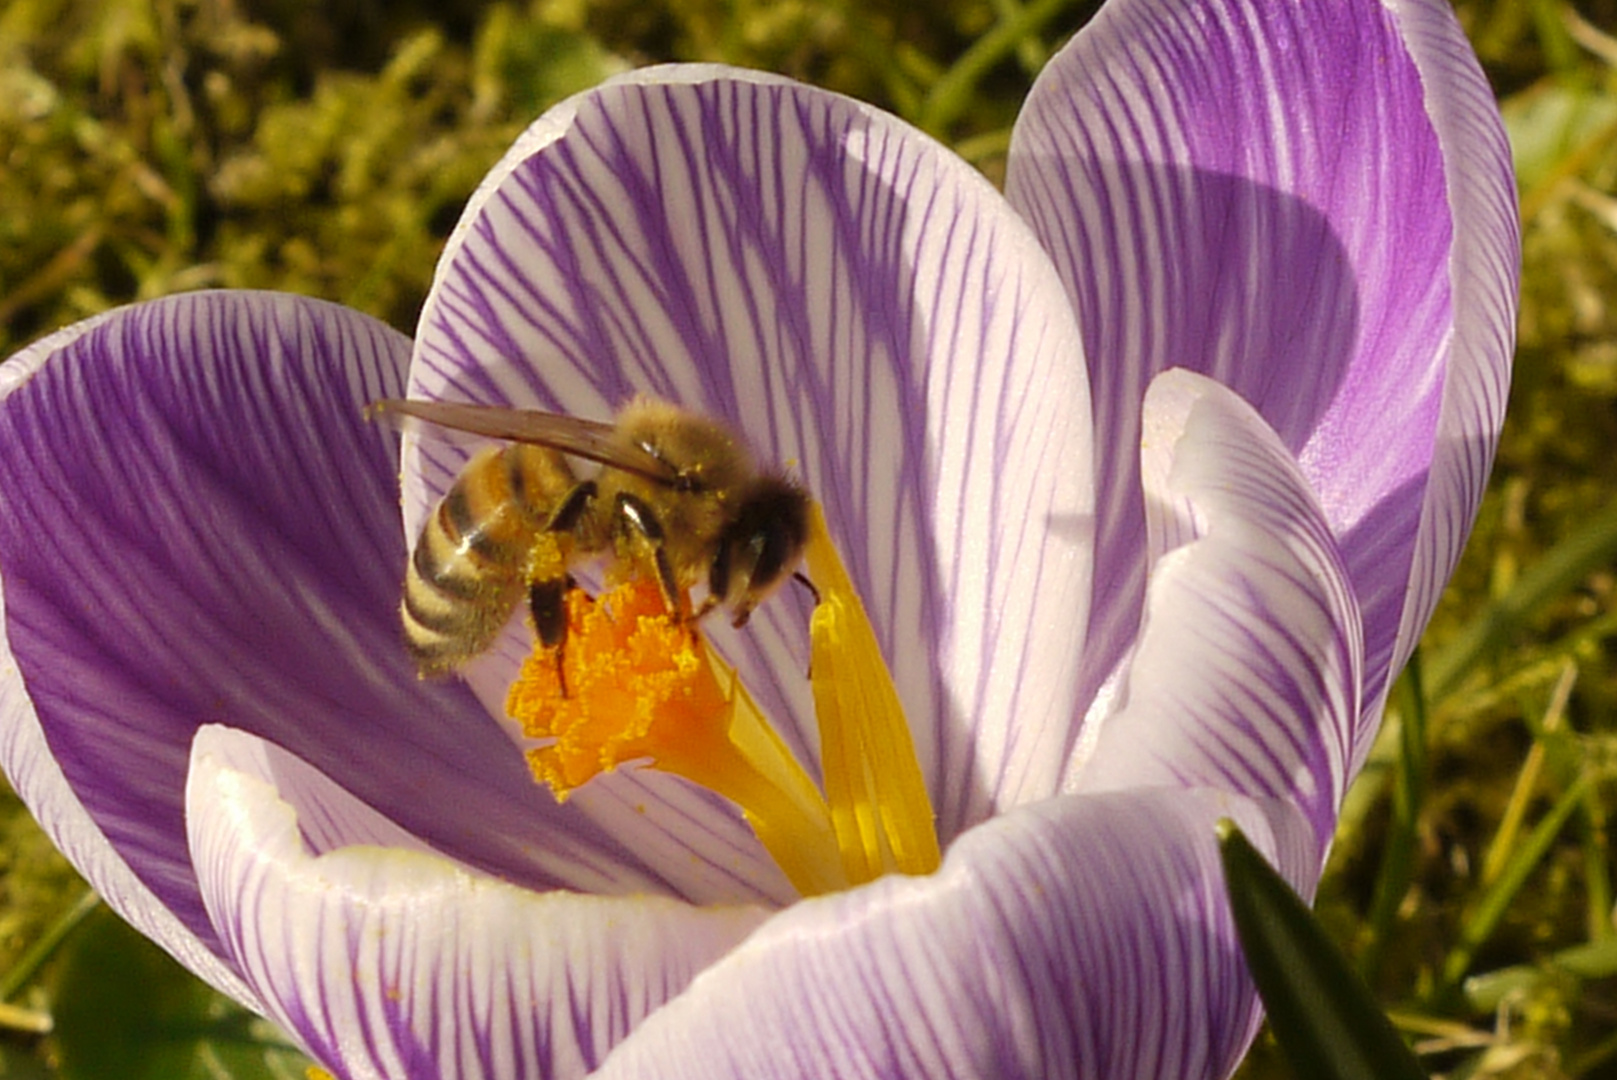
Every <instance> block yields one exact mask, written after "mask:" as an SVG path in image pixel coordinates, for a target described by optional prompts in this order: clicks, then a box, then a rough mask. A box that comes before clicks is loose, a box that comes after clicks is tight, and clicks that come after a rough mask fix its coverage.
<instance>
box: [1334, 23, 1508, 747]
mask: <svg viewBox="0 0 1617 1080" xmlns="http://www.w3.org/2000/svg"><path fill="white" fill-rule="evenodd" d="M1388 7H1389V9H1390V10H1391V11H1392V12H1393V14H1394V16H1395V17H1396V18H1397V21H1398V25H1399V27H1400V29H1401V30H1402V31H1403V34H1404V39H1405V41H1406V42H1407V44H1408V46H1409V54H1410V57H1411V58H1412V60H1413V61H1414V64H1415V67H1416V69H1417V70H1418V71H1419V72H1420V77H1421V83H1422V85H1423V86H1425V88H1426V105H1427V110H1428V111H1429V112H1430V113H1431V116H1432V124H1433V126H1434V127H1435V128H1436V131H1437V140H1438V145H1439V146H1440V147H1441V149H1442V153H1443V160H1444V164H1445V170H1444V182H1445V184H1446V186H1447V191H1448V198H1449V203H1450V205H1451V206H1452V207H1453V214H1454V222H1455V228H1454V247H1453V251H1452V253H1451V257H1450V262H1449V277H1450V279H1451V281H1452V288H1453V290H1454V298H1453V303H1454V337H1453V341H1452V343H1451V345H1450V351H1449V356H1448V364H1447V368H1446V372H1445V376H1446V377H1445V382H1444V386H1443V404H1442V412H1441V413H1440V415H1439V417H1438V421H1437V441H1436V444H1435V446H1434V447H1433V452H1432V466H1431V473H1430V478H1429V480H1428V483H1427V487H1426V491H1425V498H1424V501H1423V503H1422V505H1421V509H1420V534H1419V536H1418V537H1417V538H1416V541H1415V548H1414V567H1413V569H1412V570H1411V571H1410V574H1409V577H1408V585H1407V595H1408V599H1407V601H1405V603H1404V606H1403V617H1402V621H1401V622H1400V623H1399V626H1398V634H1397V638H1396V640H1395V641H1394V642H1393V644H1392V646H1391V648H1392V656H1391V660H1390V661H1389V667H1388V670H1389V672H1396V671H1398V670H1399V669H1400V668H1402V667H1403V665H1404V663H1405V661H1407V660H1408V659H1409V654H1410V652H1411V651H1412V650H1413V649H1414V647H1415V643H1416V642H1417V641H1418V640H1419V638H1420V634H1421V631H1422V630H1423V629H1424V628H1425V626H1426V621H1427V620H1428V619H1429V618H1430V617H1431V614H1432V610H1433V609H1434V608H1435V607H1436V606H1437V600H1438V596H1439V594H1440V593H1441V592H1442V590H1443V586H1444V585H1445V584H1447V582H1448V579H1449V575H1450V574H1451V573H1452V572H1453V570H1454V567H1455V565H1456V564H1457V563H1458V561H1459V558H1460V549H1461V548H1462V547H1463V546H1464V545H1465V539H1466V536H1467V535H1468V534H1469V532H1470V530H1471V524H1472V522H1473V521H1474V520H1475V519H1476V514H1477V506H1478V504H1479V503H1480V502H1481V500H1482V493H1483V488H1484V487H1485V486H1486V484H1487V480H1488V473H1489V471H1490V470H1491V469H1492V467H1493V455H1494V449H1495V447H1496V446H1497V445H1498V442H1499V429H1500V425H1501V424H1502V423H1503V421H1504V413H1505V400H1506V398H1507V396H1508V395H1509V392H1510V374H1511V357H1512V356H1513V355H1514V354H1515V348H1516V309H1517V302H1518V290H1519V276H1520V269H1521V230H1520V223H1519V221H1518V217H1517V203H1516V185H1515V174H1514V172H1513V171H1512V168H1511V157H1510V147H1509V145H1508V143H1507V141H1506V138H1505V130H1504V127H1503V125H1502V123H1501V121H1500V117H1499V108H1498V106H1497V105H1496V104H1495V101H1494V96H1493V92H1492V90H1491V89H1490V88H1489V85H1488V82H1487V79H1486V78H1485V76H1484V75H1483V74H1482V71H1481V70H1480V68H1479V67H1478V64H1477V57H1476V54H1475V53H1474V52H1472V51H1471V47H1470V45H1469V44H1468V43H1467V41H1466V39H1465V36H1464V34H1463V33H1462V32H1461V30H1460V28H1459V26H1458V25H1457V24H1456V22H1455V19H1454V13H1453V11H1452V10H1451V9H1450V8H1449V7H1448V6H1447V5H1445V4H1433V3H1410V2H1407V0H1390V2H1389V3H1388ZM1307 465H1308V463H1307V462H1306V461H1305V463H1304V466H1305V468H1306V467H1307ZM1371 527H1374V525H1373V523H1372V524H1371V525H1370V526H1367V527H1366V528H1364V529H1363V530H1361V531H1364V532H1368V531H1369V528H1371ZM1359 543H1361V541H1360V538H1359V537H1358V536H1354V537H1351V538H1350V539H1349V541H1348V544H1349V545H1350V546H1357V545H1358V544H1359ZM1362 543H1363V545H1364V546H1366V547H1368V546H1371V544H1372V541H1371V540H1370V538H1368V537H1366V538H1365V539H1364V541H1362ZM1361 561H1365V562H1368V561H1369V559H1368V558H1366V559H1364V560H1361ZM1357 580H1358V579H1357V578H1356V581H1357ZM1384 587H1386V588H1388V589H1396V590H1400V591H1403V590H1404V588H1405V586H1404V583H1403V582H1401V581H1399V580H1397V579H1396V578H1393V579H1390V580H1387V581H1386V582H1385V586H1384ZM1370 689H1371V691H1372V693H1374V691H1375V689H1376V688H1375V687H1374V686H1372V687H1371V688H1370ZM1386 690H1387V687H1386V686H1385V685H1383V686H1382V687H1381V688H1380V694H1379V695H1377V696H1375V697H1374V698H1369V697H1367V699H1366V701H1365V708H1366V709H1367V710H1369V709H1374V710H1377V711H1379V709H1380V702H1381V698H1384V697H1385V694H1386ZM1369 751H1370V741H1369V739H1361V740H1360V744H1359V746H1358V748H1357V755H1356V760H1355V762H1354V767H1355V768H1357V767H1358V765H1359V764H1360V763H1361V762H1362V761H1363V759H1364V755H1365V754H1368V753H1369Z"/></svg>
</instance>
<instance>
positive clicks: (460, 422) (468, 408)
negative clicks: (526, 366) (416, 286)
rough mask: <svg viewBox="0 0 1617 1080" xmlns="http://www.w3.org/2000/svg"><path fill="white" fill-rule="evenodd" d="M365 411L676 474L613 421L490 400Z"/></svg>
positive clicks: (387, 404)
mask: <svg viewBox="0 0 1617 1080" xmlns="http://www.w3.org/2000/svg"><path fill="white" fill-rule="evenodd" d="M365 414H366V415H367V416H369V417H370V418H371V419H373V420H377V419H384V420H385V419H387V418H389V417H406V416H408V417H413V418H415V419H417V420H425V421H426V422H427V423H429V424H436V425H438V426H439V427H443V428H449V429H450V430H452V431H465V432H468V433H470V434H472V435H486V436H488V437H489V438H491V439H509V440H510V441H511V442H520V443H533V444H534V445H536V446H548V447H550V448H551V449H552V450H560V451H561V452H562V453H564V454H571V455H572V456H574V457H581V458H584V459H585V460H588V461H594V462H598V463H600V464H602V465H608V466H610V467H612V468H614V469H621V470H623V471H624V472H628V473H634V474H635V475H637V476H643V477H645V478H646V479H647V480H654V481H656V482H658V483H664V484H667V483H672V482H673V481H674V480H675V479H677V477H676V475H675V473H674V471H673V469H671V468H669V466H668V464H667V463H666V462H664V461H663V460H662V459H661V458H658V457H655V456H653V455H652V454H651V453H649V452H647V451H645V450H641V449H640V448H639V447H635V446H627V445H625V444H623V443H621V442H618V441H617V440H616V439H615V438H614V436H613V432H614V430H615V429H614V427H613V425H611V424H604V423H601V422H600V421H598V420H585V419H582V418H580V417H577V416H566V415H564V414H562V413H548V412H539V411H538V410H535V409H505V408H500V407H498V406H494V405H469V404H462V403H458V402H451V401H415V400H407V399H404V398H384V399H382V400H381V401H373V402H371V403H370V405H368V406H366V409H365Z"/></svg>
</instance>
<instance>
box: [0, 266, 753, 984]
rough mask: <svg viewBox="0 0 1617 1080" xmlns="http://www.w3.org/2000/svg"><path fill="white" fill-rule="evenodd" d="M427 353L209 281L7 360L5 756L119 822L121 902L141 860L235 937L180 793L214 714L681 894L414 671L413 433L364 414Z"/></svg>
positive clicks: (482, 843)
mask: <svg viewBox="0 0 1617 1080" xmlns="http://www.w3.org/2000/svg"><path fill="white" fill-rule="evenodd" d="M407 353H408V342H407V340H406V339H404V338H403V337H401V336H400V335H398V334H396V333H394V332H393V331H391V330H389V329H387V328H386V327H385V326H383V325H381V324H380V323H377V322H376V321H375V320H372V319H369V318H367V317H364V316H361V315H359V314H358V313H355V312H351V311H348V310H346V309H343V308H340V307H337V306H336V305H332V304H325V303H321V302H317V301H312V300H307V299H302V298H298V297H293V296H284V295H273V294H267V293H199V294H192V295H186V296H179V297H173V298H169V299H166V300H160V301H154V302H152V303H149V304H141V305H137V306H135V307H131V308H126V309H123V310H121V311H118V312H114V313H111V314H109V315H107V316H104V317H102V318H100V319H98V320H96V321H94V322H93V323H91V324H89V325H86V326H83V327H81V328H78V329H77V330H76V331H75V332H74V333H72V334H68V335H59V336H58V337H56V338H53V339H51V340H49V341H47V342H45V343H42V345H41V346H38V347H36V348H35V349H33V350H31V351H30V352H28V353H26V354H24V355H23V356H21V357H19V358H18V359H17V360H16V361H14V362H13V363H14V364H15V366H13V367H8V369H7V371H8V375H7V384H6V387H5V389H6V396H5V398H4V400H3V401H0V440H3V441H4V444H5V446H6V447H7V453H6V454H5V455H4V457H3V459H0V498H3V499H4V505H5V513H4V514H0V573H3V575H4V588H5V594H4V597H5V610H4V615H5V632H6V640H7V643H8V645H9V648H10V651H11V656H12V659H13V661H14V666H10V667H8V668H7V669H6V672H7V673H6V675H5V680H6V683H5V686H6V689H5V693H4V695H3V700H4V702H5V704H6V709H5V712H4V714H3V717H0V720H3V721H4V722H5V724H6V728H7V736H6V742H5V750H6V752H7V755H8V756H7V759H6V762H5V765H6V768H7V771H8V773H10V774H11V775H13V776H19V777H27V776H29V775H32V774H36V773H37V774H38V775H41V776H44V775H47V774H49V773H50V769H51V768H58V769H59V770H60V773H61V780H62V783H65V790H64V788H63V787H62V783H58V784H54V785H53V784H51V783H49V782H48V781H47V782H44V783H43V785H42V786H36V785H32V784H31V783H29V782H25V783H24V784H23V786H24V787H25V788H29V787H34V788H35V794H32V795H30V799H31V801H32V805H33V807H34V809H35V811H36V813H37V814H38V815H39V817H40V818H41V819H42V820H43V821H45V822H46V823H47V824H48V825H50V824H53V823H56V822H66V823H67V824H66V825H63V826H60V827H62V828H63V829H64V830H65V829H67V828H69V827H71V828H74V829H78V828H79V827H80V826H82V825H83V821H82V819H79V820H78V824H77V825H73V824H72V823H73V821H74V818H73V817H71V816H70V817H63V816H62V815H63V814H64V813H67V814H70V815H71V814H73V813H74V812H73V811H70V810H69V811H63V810H59V809H57V808H56V807H55V806H54V805H53V800H57V799H58V798H67V797H68V796H69V795H70V796H71V798H72V799H75V800H76V801H77V802H78V803H79V804H81V805H82V807H83V810H84V812H85V813H86V814H87V815H88V818H89V821H90V822H91V823H93V830H94V831H95V832H98V833H99V834H100V835H101V836H103V837H105V839H106V841H107V843H108V844H109V845H110V848H111V850H112V852H113V853H114V854H115V856H116V863H112V864H109V865H113V866H114V867H115V869H114V870H113V871H109V872H108V874H107V875H106V876H105V877H104V876H103V873H102V870H101V868H100V867H101V864H102V862H103V860H102V859H101V858H100V857H99V856H98V857H95V858H86V861H85V862H83V863H81V869H83V870H84V871H85V872H86V873H87V874H88V875H89V876H90V878H91V880H92V882H93V883H95V884H96V885H98V886H104V887H108V888H109V889H111V890H112V891H114V892H116V891H117V890H118V888H119V886H118V882H117V877H116V865H117V864H121V865H122V866H126V867H128V868H129V869H130V870H132V871H133V873H134V875H135V876H136V877H137V878H138V879H139V882H140V883H141V884H142V885H143V886H144V887H145V888H146V889H148V890H150V892H151V894H152V895H153V896H154V897H155V899H156V901H157V902H158V904H159V905H160V906H161V907H163V908H166V909H168V910H169V911H171V912H172V913H173V914H174V916H176V917H177V918H178V920H179V922H180V924H181V925H183V926H184V927H185V928H186V929H187V930H188V931H189V933H190V934H191V935H194V936H195V938H196V939H197V940H198V941H199V942H200V943H201V944H202V945H203V946H204V947H205V948H207V949H209V950H211V951H217V942H215V941H213V940H212V933H213V931H212V928H211V925H210V924H209V922H208V920H207V919H206V916H205V914H204V913H203V911H202V907H201V899H200V896H199V895H198V894H197V891H196V882H195V876H194V874H193V872H192V869H191V866H190V858H189V855H188V853H187V851H186V849H185V841H184V833H185V829H184V800H183V790H184V782H185V770H186V765H187V759H188V755H189V752H190V743H191V737H192V735H193V734H194V733H195V731H196V729H197V727H198V726H199V725H201V724H203V723H207V722H210V721H229V722H230V723H231V724H233V725H236V726H239V727H242V728H245V729H248V730H252V731H255V732H256V733H258V734H262V735H264V736H265V737H268V738H271V739H273V740H274V741H276V742H277V743H279V744H281V745H284V746H287V747H288V748H289V749H292V750H294V751H295V752H297V753H298V754H299V755H300V756H302V757H304V758H306V759H307V760H309V761H311V762H313V763H315V764H316V765H317V766H318V767H320V768H321V769H323V770H324V771H326V772H327V773H329V774H331V775H334V776H340V777H342V778H343V782H344V784H345V786H347V787H348V788H349V789H350V790H353V791H354V792H355V793H356V794H358V795H359V796H360V797H361V798H363V799H365V800H366V801H367V802H369V803H371V804H372V805H373V806H375V807H377V808H378V809H379V810H380V811H382V812H383V813H385V814H387V815H388V816H391V817H393V818H394V819H395V820H397V821H399V822H400V823H401V824H402V825H404V826H405V827H407V828H409V829H411V831H412V832H415V833H418V834H419V835H421V836H423V837H426V838H428V839H429V840H431V841H432V842H433V843H435V844H436V845H438V846H440V847H442V848H443V849H444V850H447V851H450V852H453V853H454V854H455V855H456V856H457V857H458V858H460V859H462V860H463V861H465V862H467V863H469V864H472V865H475V866H478V867H481V868H482V869H484V870H487V871H489V872H492V873H497V874H500V875H503V876H505V877H507V878H509V879H511V880H513V881H516V882H519V883H522V884H526V885H529V886H532V887H535V888H552V887H558V886H567V887H574V888H580V889H584V890H595V891H604V892H639V891H674V889H673V887H672V886H670V885H669V884H667V883H666V882H663V881H661V880H660V879H659V878H657V877H656V875H655V874H653V873H652V872H650V871H648V870H647V869H646V868H644V867H643V866H641V865H639V864H638V863H636V862H635V861H634V860H633V859H631V858H629V857H628V856H627V855H626V854H625V853H624V852H623V851H622V850H621V848H619V847H618V846H617V845H615V844H614V843H613V842H612V840H611V839H610V838H609V837H607V836H606V835H605V834H604V833H602V832H601V831H600V830H598V829H596V828H594V827H593V826H592V825H591V824H590V823H589V822H588V821H587V820H586V819H585V818H584V816H583V815H582V814H579V813H577V812H571V811H567V810H565V809H563V808H558V807H557V806H556V805H555V802H554V800H553V799H552V798H551V797H550V796H549V794H548V793H547V792H544V791H542V790H539V789H537V788H535V786H534V785H533V783H532V782H531V780H530V779H529V776H528V774H527V770H526V768H525V767H524V765H523V763H522V761H521V760H520V758H518V757H516V756H514V755H513V754H512V753H511V747H510V744H509V741H508V740H507V739H506V738H505V736H504V733H503V732H502V731H500V729H499V728H498V726H497V725H495V724H493V723H492V722H491V721H490V720H489V719H488V716H487V714H486V713H485V712H484V711H483V710H482V709H481V708H480V707H479V706H478V704H477V703H476V702H475V701H474V700H473V699H472V698H471V696H470V695H469V694H467V693H466V692H465V691H464V689H463V688H459V687H456V686H452V685H439V684H432V683H424V682H422V681H420V680H418V679H417V678H416V676H415V673H414V671H413V670H412V668H411V665H410V661H409V658H408V657H407V656H406V655H405V652H404V649H403V647H402V643H401V640H400V634H399V630H398V628H397V625H396V620H397V613H396V611H397V604H398V596H399V576H400V571H401V568H402V566H403V560H404V544H403V540H402V536H401V535H400V532H399V529H398V525H397V518H396V515H397V506H398V501H397V500H398V496H397V492H396V488H395V486H394V485H395V483H396V476H397V464H396V456H395V455H396V453H397V447H396V439H395V437H394V436H393V435H392V434H391V433H389V432H387V431H384V430H382V429H380V428H379V427H378V426H376V425H373V424H370V423H368V422H366V421H365V419H364V417H363V408H364V405H365V404H366V403H367V402H369V401H370V400H373V399H374V398H377V397H381V396H388V395H397V394H398V393H399V392H400V391H401V390H402V386H403V378H404V366H405V361H406V356H407ZM36 725H37V735H31V734H30V733H32V732H35V731H36ZM41 752H45V753H48V754H49V755H50V757H51V758H52V759H53V761H54V765H53V766H50V767H49V768H47V767H45V766H44V765H43V763H41V762H39V761H38V760H37V759H36V758H32V757H31V755H38V754H40V753H41ZM62 805H64V806H65V805H68V804H67V803H63V804H62ZM63 842H64V846H66V847H67V848H68V850H69V851H70V853H73V852H75V851H76V850H80V849H82V841H77V842H74V841H71V840H70V838H69V837H68V836H67V834H66V832H65V831H64V834H63ZM729 888H731V889H732V890H733V889H734V888H735V886H734V885H733V884H731V885H730V886H729ZM126 913H128V912H126ZM131 918H132V919H133V921H135V922H136V923H137V925H141V926H142V928H143V929H146V928H148V923H146V922H142V920H141V918H140V917H139V916H138V915H135V914H131ZM152 932H153V933H154V934H156V935H160V939H161V940H164V941H165V942H168V943H171V944H172V939H173V935H172V934H165V932H164V931H162V930H161V929H159V928H156V927H153V928H152ZM177 951H181V952H183V951H184V949H183V948H181V949H178V950H177ZM200 966H201V965H199V967H200Z"/></svg>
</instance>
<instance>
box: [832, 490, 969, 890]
mask: <svg viewBox="0 0 1617 1080" xmlns="http://www.w3.org/2000/svg"><path fill="white" fill-rule="evenodd" d="M806 554H807V559H808V571H809V577H810V578H812V579H813V581H814V585H815V588H817V589H819V591H820V604H819V606H818V607H816V608H815V609H814V616H813V618H812V619H811V620H810V622H809V644H810V650H811V651H810V655H811V657H812V658H813V659H812V669H811V670H812V682H813V687H814V711H815V713H816V714H817V716H818V718H819V721H820V761H821V765H822V767H823V771H824V773H825V796H826V801H827V802H828V803H829V804H830V806H831V819H832V823H833V824H834V826H835V827H836V833H837V844H838V847H839V848H840V849H841V852H842V864H843V868H844V870H845V871H846V873H847V875H848V879H849V880H850V881H852V882H854V883H855V884H859V883H861V882H865V881H871V880H873V879H875V878H877V877H880V876H881V875H882V874H884V873H888V872H890V871H894V870H897V871H898V872H900V873H904V874H930V873H931V872H932V871H934V870H936V869H937V868H938V864H939V863H940V862H941V861H942V859H943V856H942V853H941V852H940V851H939V849H938V833H937V827H936V825H935V823H934V816H933V813H932V801H931V799H930V798H929V797H928V796H927V791H926V781H925V780H924V778H923V777H922V776H921V765H920V762H919V761H917V760H916V757H915V743H914V741H913V740H912V739H911V738H910V727H909V723H908V721H906V720H905V718H904V707H903V705H901V704H900V703H899V700H898V690H897V688H896V687H894V686H893V679H892V676H891V675H890V674H888V671H887V665H886V663H884V662H883V660H882V655H881V648H880V646H878V645H877V644H876V632H875V630H873V629H872V628H871V625H870V619H869V617H868V616H866V614H865V606H864V604H863V603H861V602H860V600H859V594H858V593H856V592H855V591H854V588H853V582H852V580H851V579H850V578H849V577H848V572H847V570H846V569H844V568H843V565H842V559H841V558H840V557H839V556H838V555H837V549H836V545H834V544H833V543H832V542H831V537H830V535H829V534H828V533H827V532H826V528H825V516H824V515H823V514H822V513H821V512H820V508H819V506H818V505H816V506H815V507H814V508H813V513H812V515H811V517H810V522H809V542H808V549H807V553H806Z"/></svg>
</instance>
